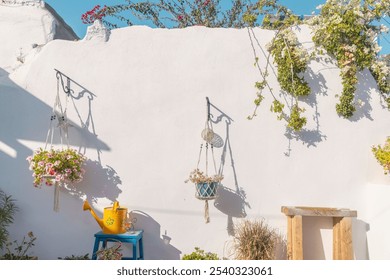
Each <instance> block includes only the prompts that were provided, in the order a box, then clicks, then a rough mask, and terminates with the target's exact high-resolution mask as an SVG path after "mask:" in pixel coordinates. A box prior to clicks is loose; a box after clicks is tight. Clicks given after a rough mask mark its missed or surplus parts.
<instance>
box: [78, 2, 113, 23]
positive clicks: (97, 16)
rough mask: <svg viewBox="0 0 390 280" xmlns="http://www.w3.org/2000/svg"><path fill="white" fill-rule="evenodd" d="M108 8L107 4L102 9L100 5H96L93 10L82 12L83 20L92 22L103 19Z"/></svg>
mask: <svg viewBox="0 0 390 280" xmlns="http://www.w3.org/2000/svg"><path fill="white" fill-rule="evenodd" d="M106 9H107V6H104V7H103V8H102V9H100V5H96V6H95V7H93V9H92V10H90V11H87V12H85V13H84V14H82V16H81V20H82V22H83V23H84V24H91V23H93V22H94V21H95V20H101V19H102V18H103V17H105V16H106Z"/></svg>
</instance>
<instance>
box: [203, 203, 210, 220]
mask: <svg viewBox="0 0 390 280" xmlns="http://www.w3.org/2000/svg"><path fill="white" fill-rule="evenodd" d="M204 219H205V221H206V224H208V223H210V214H209V201H208V200H205V201H204Z"/></svg>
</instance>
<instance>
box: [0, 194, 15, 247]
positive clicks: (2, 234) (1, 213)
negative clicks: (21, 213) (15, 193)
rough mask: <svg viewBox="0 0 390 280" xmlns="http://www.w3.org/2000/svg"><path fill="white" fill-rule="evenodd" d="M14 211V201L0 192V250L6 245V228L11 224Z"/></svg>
mask: <svg viewBox="0 0 390 280" xmlns="http://www.w3.org/2000/svg"><path fill="white" fill-rule="evenodd" d="M16 211H17V207H16V205H15V200H14V199H13V198H12V197H11V196H10V195H6V194H5V193H4V192H3V191H2V190H0V250H1V249H4V246H5V245H6V243H7V240H8V230H7V227H8V226H9V225H11V224H12V223H13V221H14V214H15V212H16Z"/></svg>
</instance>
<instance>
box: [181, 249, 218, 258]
mask: <svg viewBox="0 0 390 280" xmlns="http://www.w3.org/2000/svg"><path fill="white" fill-rule="evenodd" d="M182 260H219V258H218V255H217V254H215V253H210V252H207V253H206V252H205V251H204V250H201V249H200V248H199V247H195V251H194V252H192V253H191V254H188V255H184V256H183V258H182Z"/></svg>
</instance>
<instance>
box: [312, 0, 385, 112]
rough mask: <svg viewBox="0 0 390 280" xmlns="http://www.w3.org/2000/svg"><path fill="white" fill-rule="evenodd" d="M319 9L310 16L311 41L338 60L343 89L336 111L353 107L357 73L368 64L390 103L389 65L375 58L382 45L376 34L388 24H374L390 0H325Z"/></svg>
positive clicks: (348, 109) (383, 14)
mask: <svg viewBox="0 0 390 280" xmlns="http://www.w3.org/2000/svg"><path fill="white" fill-rule="evenodd" d="M318 8H319V9H321V12H320V14H319V15H318V16H316V17H313V18H312V19H311V20H310V24H311V26H312V28H313V31H314V36H313V41H314V43H315V44H316V45H317V46H318V47H320V48H323V49H324V50H326V52H327V53H328V54H330V55H331V56H333V57H334V58H335V59H336V60H337V64H338V66H339V68H340V69H341V74H340V75H341V79H342V85H343V91H342V93H341V95H340V96H339V103H338V104H336V111H337V113H338V114H339V115H341V116H343V117H345V118H349V117H351V116H352V115H353V113H354V112H355V110H356V107H355V102H356V100H355V96H354V94H355V91H356V85H357V83H358V78H357V73H358V72H359V71H361V70H363V69H364V68H369V69H370V70H371V73H372V74H373V76H374V78H375V79H376V81H377V84H378V89H379V90H380V92H381V95H382V97H383V98H384V100H385V101H386V102H387V105H388V106H390V95H389V92H390V84H389V80H388V77H389V68H388V67H387V65H386V63H385V62H383V61H380V60H379V59H378V54H379V52H380V50H381V48H380V47H379V45H378V42H377V37H378V36H379V35H380V34H381V33H384V32H388V28H387V27H386V26H384V25H379V26H378V25H375V24H374V23H375V22H376V21H378V20H380V19H381V18H382V17H383V16H386V15H389V14H390V1H389V0H380V1H378V0H363V1H361V0H349V1H344V0H328V1H326V3H325V4H324V5H323V6H320V7H318Z"/></svg>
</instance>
